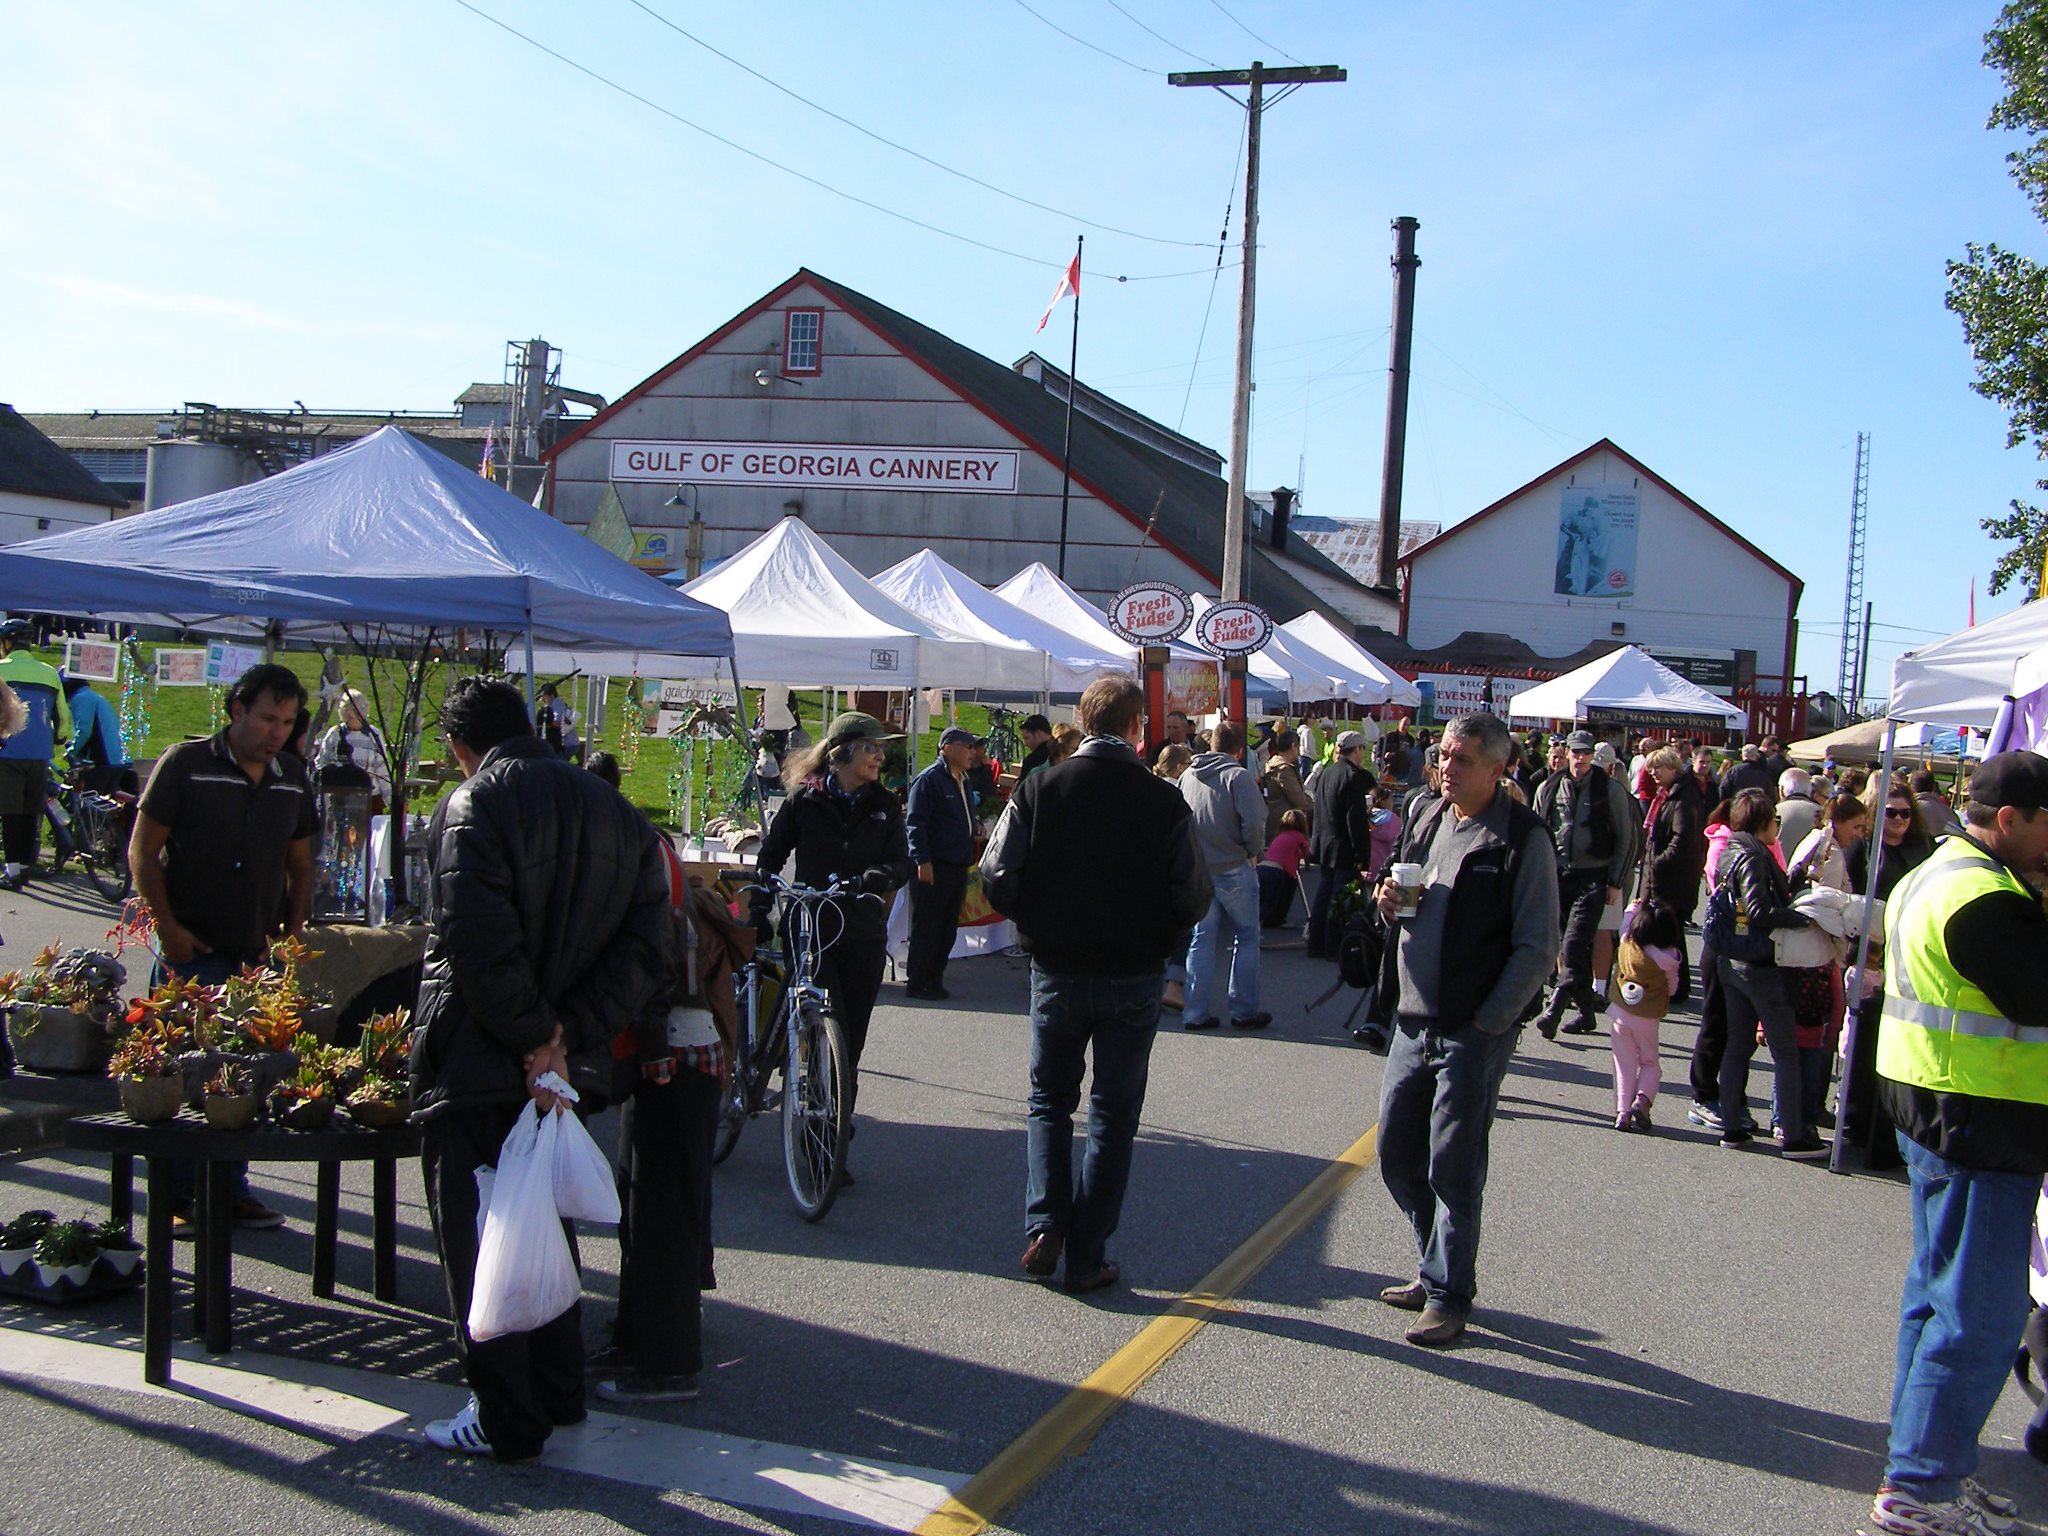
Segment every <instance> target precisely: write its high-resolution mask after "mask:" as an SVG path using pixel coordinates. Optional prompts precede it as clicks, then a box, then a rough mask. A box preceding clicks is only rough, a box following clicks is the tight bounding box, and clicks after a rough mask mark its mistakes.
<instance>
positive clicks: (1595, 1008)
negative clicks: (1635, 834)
mask: <svg viewBox="0 0 2048 1536" xmlns="http://www.w3.org/2000/svg"><path fill="white" fill-rule="evenodd" d="M1557 904H1558V908H1559V910H1561V911H1562V912H1563V913H1564V948H1563V953H1562V955H1561V957H1560V958H1559V961H1558V967H1557V992H1556V994H1555V995H1554V996H1553V997H1552V998H1551V1003H1550V1007H1551V1011H1552V1012H1553V1013H1555V1014H1558V1015H1562V1014H1563V1012H1564V1009H1565V1005H1566V1004H1567V1003H1569V1004H1571V1005H1573V1006H1574V1007H1576V1008H1577V1009H1578V1010H1579V1017H1580V1018H1581V1019H1586V1020H1598V1019H1599V1017H1600V1013H1601V1007H1600V999H1599V996H1598V995H1597V994H1596V993H1595V992H1594V991H1593V935H1594V934H1596V933H1598V932H1599V931H1600V914H1601V913H1602V912H1604V911H1606V910H1607V871H1606V870H1605V869H1604V868H1603V869H1567V870H1564V871H1561V872H1560V873H1559V875H1558V877H1557Z"/></svg>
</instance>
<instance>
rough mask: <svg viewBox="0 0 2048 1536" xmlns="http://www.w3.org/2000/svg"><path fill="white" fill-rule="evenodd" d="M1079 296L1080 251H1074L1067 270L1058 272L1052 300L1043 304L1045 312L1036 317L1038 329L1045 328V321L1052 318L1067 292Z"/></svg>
mask: <svg viewBox="0 0 2048 1536" xmlns="http://www.w3.org/2000/svg"><path fill="white" fill-rule="evenodd" d="M1070 293H1071V294H1072V295H1073V296H1074V297H1075V298H1077V299H1078V298H1079V297H1080V296H1081V253H1080V252H1079V251H1076V252H1075V253H1074V259H1073V260H1072V261H1070V262H1068V263H1067V270H1066V271H1064V272H1062V273H1061V274H1060V281H1059V286H1058V287H1056V288H1054V289H1053V291H1052V302H1051V303H1049V304H1047V305H1046V306H1045V313H1044V314H1042V315H1040V316H1039V317H1038V329H1039V330H1041V331H1042V330H1044V329H1045V322H1046V321H1048V320H1050V319H1051V318H1052V312H1053V311H1054V310H1056V309H1058V308H1059V307H1060V300H1061V299H1063V298H1065V297H1066V296H1067V295H1068V294H1070Z"/></svg>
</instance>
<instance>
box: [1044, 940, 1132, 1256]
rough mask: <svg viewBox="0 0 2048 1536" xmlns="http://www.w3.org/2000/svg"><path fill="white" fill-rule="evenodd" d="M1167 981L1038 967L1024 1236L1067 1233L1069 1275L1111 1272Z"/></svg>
mask: <svg viewBox="0 0 2048 1536" xmlns="http://www.w3.org/2000/svg"><path fill="white" fill-rule="evenodd" d="M1159 986H1160V982H1159V975H1158V973H1157V972H1154V973H1152V974H1151V975H1148V976H1053V975H1048V974H1047V973H1046V972H1044V971H1041V970H1039V969H1038V967H1037V966H1033V967H1032V968H1031V1107H1030V1113H1029V1118H1028V1120H1027V1121H1026V1146H1027V1149H1028V1155H1029V1166H1028V1168H1027V1171H1026V1173H1025V1179H1024V1229H1025V1231H1026V1232H1027V1233H1035V1232H1057V1233H1064V1234H1065V1236H1066V1240H1067V1243H1066V1254H1067V1275H1068V1277H1069V1278H1070V1279H1077V1278H1086V1277H1088V1276H1091V1275H1093V1274H1094V1273H1095V1272H1096V1271H1097V1270H1099V1269H1100V1268H1101V1267H1102V1255H1103V1248H1104V1246H1105V1245H1106V1244H1107V1243H1108V1241H1109V1238H1110V1234H1111V1233H1113V1232H1115V1231H1116V1224H1117V1217H1118V1216H1119V1215H1120V1214H1121V1213H1122V1211H1123V1205H1124V1188H1125V1186H1126V1185H1127V1184H1129V1182H1130V1177H1131V1143H1132V1142H1133V1141H1134V1140H1135V1139H1136V1138H1137V1134H1138V1116H1139V1114H1140V1113H1141V1112H1142V1111H1143V1109H1144V1107H1145V1082H1146V1078H1147V1076H1148V1074H1149V1071H1150V1068H1151V1062H1152V1040H1153V1037H1154V1036H1155V1035H1156V1034H1157V1033H1158V1029H1159ZM1090 1045H1093V1047H1094V1050H1095V1081H1094V1082H1093V1083H1092V1084H1091V1085H1090V1087H1089V1090H1088V1149H1087V1151H1086V1153H1085V1154H1084V1155H1083V1157H1082V1159H1081V1169H1080V1173H1079V1175H1078V1177H1077V1176H1076V1174H1075V1172H1074V1110H1075V1109H1076V1107H1078V1106H1079V1104H1080V1102H1081V1076H1082V1073H1083V1072H1084V1071H1085V1070H1086V1066H1087V1054H1088V1049H1089V1047H1090Z"/></svg>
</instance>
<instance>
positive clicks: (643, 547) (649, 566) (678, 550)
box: [632, 528, 683, 571]
mask: <svg viewBox="0 0 2048 1536" xmlns="http://www.w3.org/2000/svg"><path fill="white" fill-rule="evenodd" d="M682 546H683V535H682V533H681V531H680V530H678V531H676V532H673V533H672V532H670V531H669V530H668V529H666V528H655V529H651V530H649V531H648V532H646V533H635V534H634V535H633V555H632V561H633V564H635V565H637V566H639V567H640V569H641V570H643V571H673V570H677V569H679V568H680V567H681V566H682V563H683V562H682ZM671 551H673V553H671Z"/></svg>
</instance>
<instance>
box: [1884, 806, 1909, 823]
mask: <svg viewBox="0 0 2048 1536" xmlns="http://www.w3.org/2000/svg"><path fill="white" fill-rule="evenodd" d="M1884 819H1885V820H1886V821H1911V820H1912V819H1913V813H1912V811H1910V810H1908V809H1907V808H1906V807H1904V806H1898V805H1888V806H1886V807H1885V808H1884Z"/></svg>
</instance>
